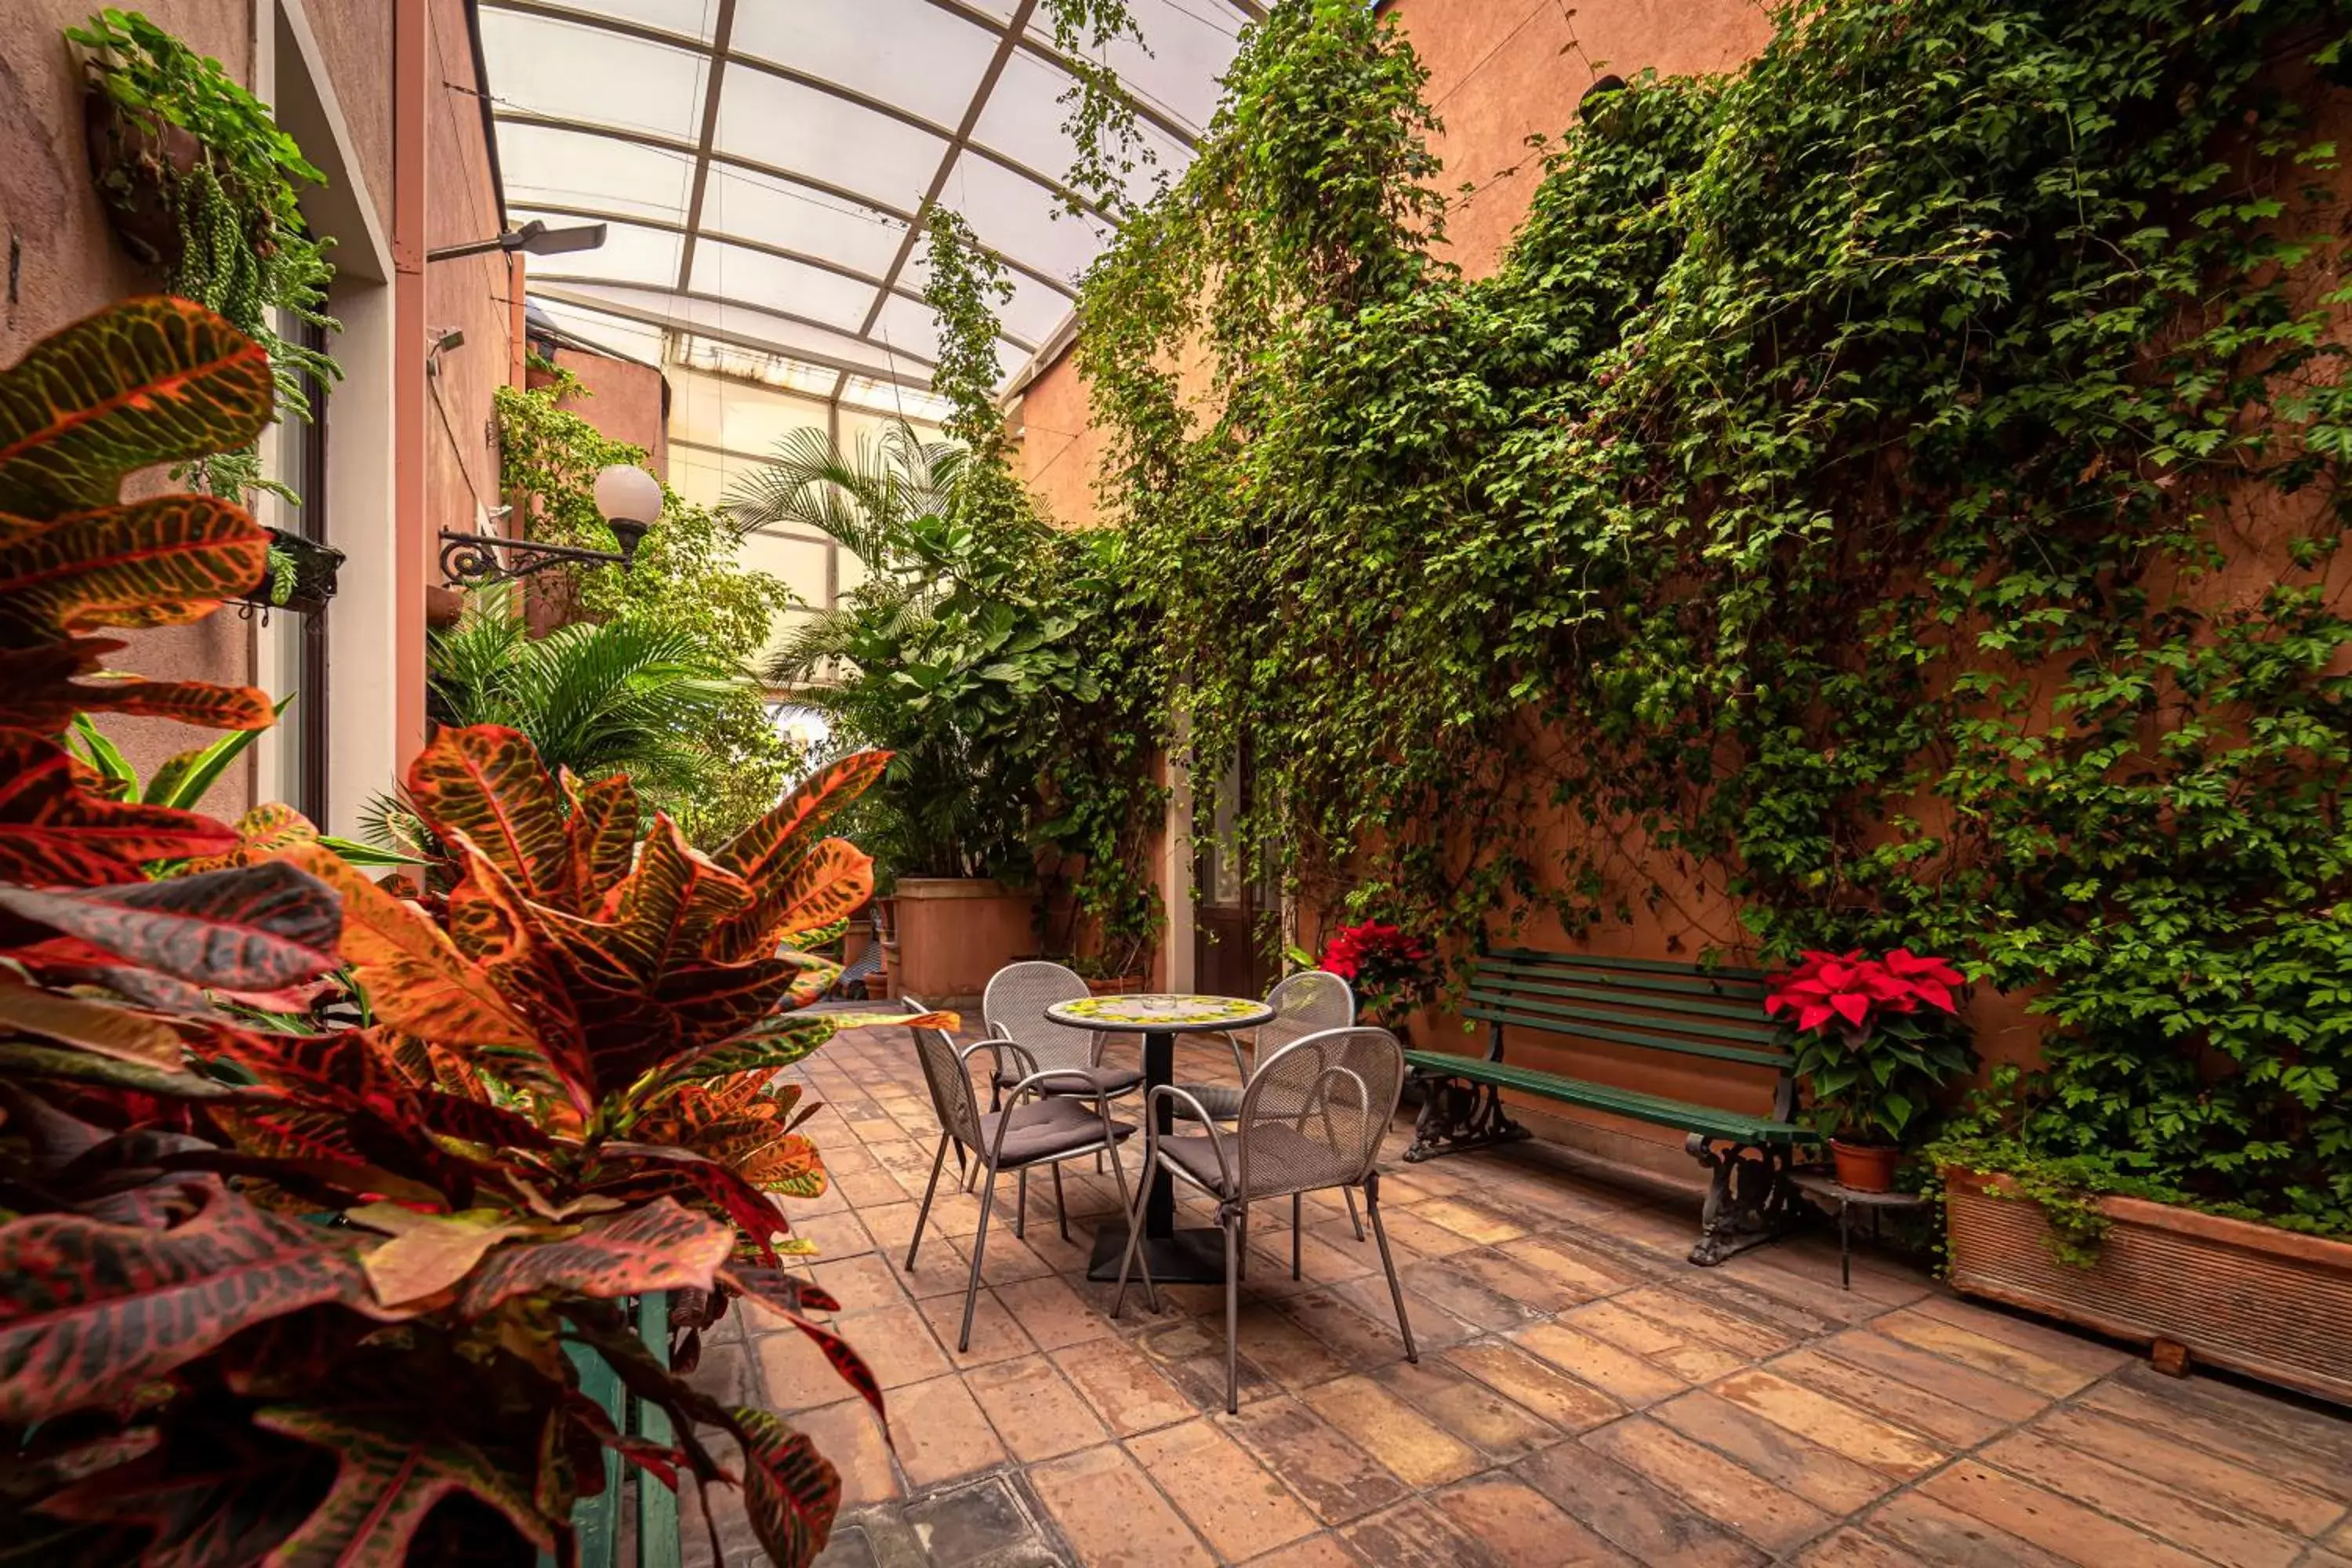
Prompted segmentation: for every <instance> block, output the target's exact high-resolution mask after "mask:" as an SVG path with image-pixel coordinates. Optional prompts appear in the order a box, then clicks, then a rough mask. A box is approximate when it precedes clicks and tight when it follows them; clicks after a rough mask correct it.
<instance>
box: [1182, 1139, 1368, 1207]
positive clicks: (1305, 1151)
mask: <svg viewBox="0 0 2352 1568" xmlns="http://www.w3.org/2000/svg"><path fill="white" fill-rule="evenodd" d="M1225 1157H1226V1158H1227V1159H1229V1160H1231V1161H1232V1162H1233V1164H1234V1181H1236V1182H1238V1181H1239V1180H1240V1179H1241V1165H1242V1146H1241V1141H1240V1140H1239V1139H1236V1138H1230V1137H1229V1138H1227V1139H1226V1140H1225ZM1160 1158H1161V1159H1163V1160H1166V1161H1167V1162H1168V1163H1170V1164H1171V1165H1173V1166H1175V1167H1176V1168H1177V1169H1178V1170H1180V1171H1181V1172H1183V1173H1185V1174H1186V1175H1187V1176H1190V1177H1191V1178H1192V1180H1193V1181H1194V1182H1197V1183H1198V1184H1201V1185H1202V1186H1203V1187H1206V1188H1207V1189H1208V1190H1209V1191H1210V1192H1212V1193H1214V1194H1216V1195H1217V1196H1219V1197H1221V1198H1231V1197H1235V1196H1238V1195H1240V1194H1235V1193H1233V1192H1230V1191H1228V1190H1227V1187H1226V1183H1225V1178H1224V1175H1223V1173H1222V1172H1221V1171H1220V1170H1219V1169H1218V1168H1217V1151H1216V1148H1215V1146H1214V1145H1213V1144H1212V1143H1211V1142H1210V1141H1209V1140H1208V1139H1207V1138H1205V1137H1202V1138H1162V1139H1161V1140H1160ZM1355 1175H1356V1172H1355V1171H1354V1169H1352V1168H1350V1167H1347V1166H1343V1165H1342V1163H1341V1162H1340V1158H1339V1155H1338V1154H1336V1153H1334V1152H1332V1151H1331V1150H1330V1148H1329V1147H1328V1146H1327V1145H1325V1144H1322V1143H1318V1142H1316V1141H1315V1140H1314V1139H1312V1138H1303V1137H1301V1136H1299V1135H1298V1134H1297V1133H1296V1132H1293V1131H1291V1130H1290V1129H1289V1128H1287V1127H1284V1126H1280V1125H1278V1124H1276V1125H1267V1124H1265V1123H1263V1122H1261V1123H1259V1124H1257V1125H1255V1126H1254V1127H1252V1128H1251V1129H1250V1160H1249V1180H1250V1194H1249V1195H1250V1196H1252V1197H1263V1196H1265V1195H1266V1194H1270V1193H1303V1192H1313V1191H1314V1190H1315V1189H1316V1188H1318V1187H1336V1186H1339V1185H1340V1184H1343V1183H1346V1182H1349V1181H1352V1180H1354V1179H1355Z"/></svg>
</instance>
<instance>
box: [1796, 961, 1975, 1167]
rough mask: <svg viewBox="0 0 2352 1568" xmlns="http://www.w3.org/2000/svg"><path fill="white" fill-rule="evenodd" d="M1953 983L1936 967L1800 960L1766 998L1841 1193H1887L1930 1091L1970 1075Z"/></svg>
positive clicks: (1954, 975)
mask: <svg viewBox="0 0 2352 1568" xmlns="http://www.w3.org/2000/svg"><path fill="white" fill-rule="evenodd" d="M1960 984H1961V980H1960V974H1959V972H1958V970H1956V969H1954V968H1952V966H1951V965H1950V964H1948V963H1945V962H1944V961H1943V960H1942V959H1940V958H1927V957H1921V956H1919V955H1917V954H1915V953H1913V952H1909V951H1908V950H1907V949H1905V948H1899V947H1898V948H1896V949H1895V950H1894V951H1893V952H1889V953H1887V954H1886V955H1885V957H1883V958H1865V957H1864V956H1863V953H1862V952H1861V950H1860V949H1856V950H1854V951H1853V952H1843V953H1837V952H1807V953H1805V954H1804V955H1803V959H1802V961H1801V963H1798V965H1797V966H1796V967H1795V968H1794V969H1791V970H1790V971H1789V972H1788V973H1786V974H1784V975H1782V976H1780V979H1779V980H1778V981H1777V982H1776V983H1775V984H1774V985H1773V987H1772V989H1771V990H1770V992H1769V993H1768V994H1766V996H1765V998H1764V1011H1765V1012H1766V1013H1768V1014H1770V1015H1774V1016H1780V1015H1786V1016H1788V1017H1789V1018H1790V1022H1791V1024H1792V1026H1793V1027H1794V1029H1795V1031H1796V1042H1795V1050H1796V1062H1795V1072H1796V1075H1797V1079H1798V1081H1799V1082H1800V1083H1801V1084H1802V1085H1804V1087H1805V1089H1807V1091H1808V1093H1809V1095H1810V1097H1811V1110H1812V1116H1813V1120H1814V1121H1815V1123H1816V1124H1817V1125H1818V1126H1819V1127H1820V1128H1821V1130H1822V1136H1823V1137H1824V1138H1826V1139H1827V1140H1828V1142H1829V1145H1830V1154H1831V1157H1832V1159H1833V1160H1834V1161H1835V1162H1836V1165H1837V1178H1838V1181H1839V1183H1840V1184H1843V1185H1844V1186H1848V1187H1852V1188H1853V1190H1855V1191H1856V1192H1864V1193H1884V1192H1889V1191H1892V1190H1893V1188H1894V1185H1895V1165H1896V1163H1897V1162H1898V1161H1899V1160H1900V1159H1901V1157H1902V1153H1903V1149H1904V1145H1905V1141H1906V1139H1907V1138H1909V1137H1910V1136H1912V1135H1913V1134H1914V1133H1915V1132H1916V1131H1917V1130H1918V1129H1919V1128H1921V1127H1922V1126H1924V1125H1925V1124H1926V1121H1927V1115H1928V1112H1929V1110H1931V1108H1932V1107H1933V1105H1934V1103H1935V1097H1936V1093H1937V1090H1938V1089H1942V1088H1943V1086H1944V1085H1945V1084H1947V1083H1949V1082H1951V1081H1952V1080H1953V1079H1956V1078H1959V1077H1961V1076H1963V1075H1965V1074H1966V1073H1968V1072H1969V1070H1970V1069H1971V1068H1973V1067H1974V1065H1975V1062H1976V1053H1975V1052H1974V1051H1972V1050H1970V1049H1969V1044H1968V1038H1967V1036H1966V1034H1965V1032H1964V1031H1963V1030H1962V1029H1961V1027H1960V1025H1959V1022H1958V1016H1957V1015H1958V1010H1959V1007H1958V999H1957V997H1956V995H1955V992H1956V991H1957V990H1958V987H1959V985H1960Z"/></svg>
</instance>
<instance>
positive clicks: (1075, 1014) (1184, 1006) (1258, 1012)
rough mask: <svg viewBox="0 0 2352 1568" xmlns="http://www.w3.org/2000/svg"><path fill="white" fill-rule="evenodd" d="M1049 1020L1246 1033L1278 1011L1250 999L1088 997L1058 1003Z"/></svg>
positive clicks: (1090, 1025) (1097, 1025) (1103, 1026)
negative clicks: (1244, 1031)
mask: <svg viewBox="0 0 2352 1568" xmlns="http://www.w3.org/2000/svg"><path fill="white" fill-rule="evenodd" d="M1045 1016H1047V1017H1048V1018H1051V1019H1052V1020H1053V1021H1054V1022H1055V1023H1057V1024H1075V1025H1077V1026H1079V1027H1081V1028H1087V1029H1143V1030H1151V1031H1157V1030H1161V1029H1171V1030H1173V1029H1246V1028H1248V1027H1249V1026H1252V1025H1253V1024H1263V1023H1265V1021H1266V1020H1267V1019H1268V1018H1271V1017H1273V1016H1274V1009H1272V1008H1271V1007H1268V1006H1267V1005H1265V1003H1263V1002H1260V1001H1258V1000H1256V999H1255V998H1254V997H1248V996H1172V995H1165V994H1160V995H1139V996H1088V997H1086V998H1084V999H1082V1000H1079V1001H1075V1002H1056V1003H1055V1004H1054V1005H1052V1006H1050V1007H1048V1008H1046V1009H1045Z"/></svg>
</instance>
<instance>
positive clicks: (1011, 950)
mask: <svg viewBox="0 0 2352 1568" xmlns="http://www.w3.org/2000/svg"><path fill="white" fill-rule="evenodd" d="M897 902H898V972H897V973H896V974H894V975H893V976H892V980H893V984H892V986H891V991H892V993H893V994H897V995H901V996H919V997H921V998H922V999H923V1000H924V1001H925V1002H926V1003H929V1005H932V1006H935V1007H958V1006H961V1007H969V1006H971V1005H972V1004H973V1003H975V1002H977V1001H979V1000H980V994H981V992H982V991H983V990H984V989H986V988H987V985H988V980H989V976H991V975H992V974H994V973H996V972H997V971H998V970H1000V969H1002V968H1003V967H1004V966H1005V965H1006V964H1008V963H1012V962H1013V960H1014V959H1016V958H1018V957H1020V956H1021V955H1022V954H1023V953H1025V952H1033V951H1034V950H1035V948H1036V946H1037V932H1036V930H1035V926H1034V921H1033V917H1034V913H1035V910H1036V899H1035V897H1034V895H1033V894H1030V893H1027V892H1018V891H1015V890H1013V889H1009V888H1006V887H1004V886H1003V884H1001V883H997V882H990V881H982V880H980V879H974V878H966V877H901V878H899V879H898V898H897Z"/></svg>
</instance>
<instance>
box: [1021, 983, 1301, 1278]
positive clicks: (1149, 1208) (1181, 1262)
mask: <svg viewBox="0 0 2352 1568" xmlns="http://www.w3.org/2000/svg"><path fill="white" fill-rule="evenodd" d="M1045 1016H1046V1017H1048V1018H1050V1019H1052V1020H1053V1021H1054V1022H1055V1023H1056V1024H1067V1025H1069V1026H1071V1027H1072V1028H1077V1029H1100V1030H1102V1031H1104V1032H1106V1033H1114V1034H1130V1035H1141V1036H1142V1037H1143V1083H1144V1093H1145V1094H1146V1095H1147V1096H1148V1095H1149V1094H1150V1092H1151V1090H1153V1089H1157V1088H1159V1087H1160V1085H1162V1084H1165V1083H1170V1082H1172V1081H1174V1079H1175V1073H1176V1037H1177V1036H1178V1035H1180V1034H1182V1033H1185V1032H1186V1031H1188V1030H1204V1029H1254V1028H1255V1027H1257V1026H1259V1025H1260V1024H1263V1023H1265V1022H1266V1021H1267V1020H1269V1019H1271V1018H1272V1017H1273V1016H1274V1009H1273V1008H1271V1007H1269V1006H1267V1005H1265V1003H1263V1002H1260V1001H1257V1000H1255V999H1254V998H1251V997H1245V996H1192V995H1162V994H1145V995H1133V996H1088V997H1086V998H1084V999H1083V1000H1080V1001H1075V1002H1056V1003H1055V1004H1054V1005H1052V1006H1050V1007H1048V1008H1046V1009H1045ZM1154 1114H1155V1115H1156V1116H1157V1118H1158V1121H1159V1131H1160V1136H1161V1137H1163V1138H1164V1137H1166V1136H1167V1135H1168V1133H1169V1131H1170V1129H1171V1127H1172V1126H1173V1125H1174V1119H1173V1116H1172V1114H1171V1110H1170V1107H1169V1106H1168V1104H1167V1102H1166V1101H1164V1100H1163V1101H1162V1102H1161V1103H1160V1109H1159V1110H1158V1111H1157V1112H1155V1113H1154ZM1126 1250H1127V1225H1126V1222H1125V1221H1123V1220H1122V1221H1114V1222H1112V1223H1111V1224H1109V1225H1106V1226H1103V1228H1102V1229H1100V1230H1098V1231H1097V1232H1096V1233H1095V1251H1094V1258H1093V1259H1092V1260H1091V1261H1090V1262H1089V1264H1088V1265H1087V1279H1118V1260H1119V1255H1120V1254H1121V1253H1123V1252H1125V1251H1126ZM1143 1252H1144V1255H1145V1257H1146V1258H1147V1259H1148V1261H1149V1262H1150V1265H1151V1278H1152V1279H1154V1280H1157V1281H1159V1282H1160V1283H1162V1284H1170V1285H1214V1284H1219V1283H1222V1282H1223V1279H1224V1278H1225V1252H1224V1233H1223V1231H1220V1230H1218V1229H1216V1228H1215V1227H1213V1226H1204V1227H1202V1228H1200V1229H1196V1230H1184V1231H1180V1230H1178V1229H1177V1228H1176V1185H1175V1183H1174V1181H1173V1180H1172V1179H1171V1177H1170V1176H1169V1174H1168V1173H1167V1172H1166V1171H1165V1170H1162V1171H1160V1173H1159V1174H1158V1175H1156V1176H1155V1177H1153V1179H1152V1183H1151V1190H1150V1193H1148V1194H1145V1197H1144V1202H1143Z"/></svg>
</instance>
